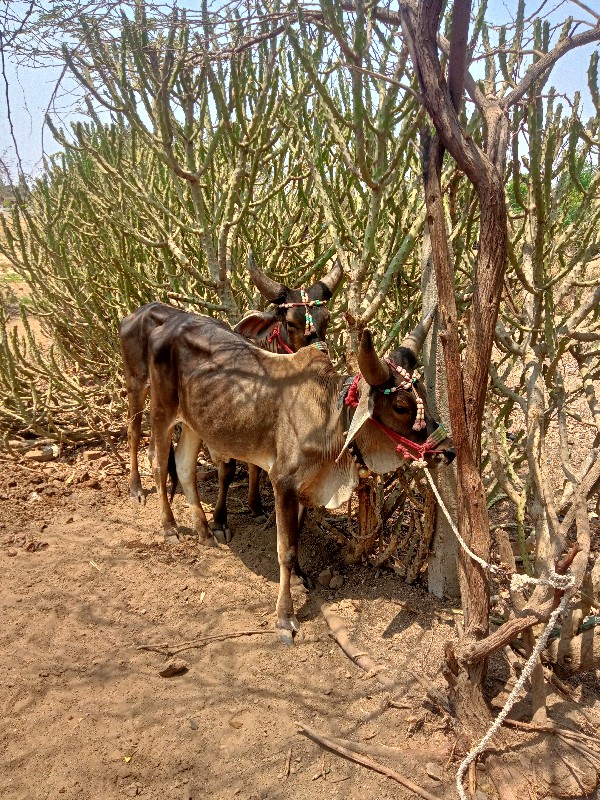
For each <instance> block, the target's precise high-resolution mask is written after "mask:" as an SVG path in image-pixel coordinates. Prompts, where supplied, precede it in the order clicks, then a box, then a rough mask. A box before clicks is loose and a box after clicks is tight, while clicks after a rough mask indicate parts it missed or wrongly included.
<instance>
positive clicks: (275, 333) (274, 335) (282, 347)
mask: <svg viewBox="0 0 600 800" xmlns="http://www.w3.org/2000/svg"><path fill="white" fill-rule="evenodd" d="M273 341H275V342H276V344H277V347H278V348H279V351H280V352H281V351H283V352H284V353H288V354H289V355H293V353H294V351H293V350H290V348H289V347H288V346H287V344H286V343H285V342H284V341H283V339H282V338H281V331H280V330H279V323H277V325H275V327H274V328H273V330H272V331H271V333H270V334H269V336H268V338H267V342H268V343H269V344H271V343H272V342H273Z"/></svg>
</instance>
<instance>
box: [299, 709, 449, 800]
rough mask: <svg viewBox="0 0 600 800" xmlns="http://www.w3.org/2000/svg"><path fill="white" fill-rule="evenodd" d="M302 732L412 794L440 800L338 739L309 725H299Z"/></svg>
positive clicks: (431, 799)
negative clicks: (355, 751)
mask: <svg viewBox="0 0 600 800" xmlns="http://www.w3.org/2000/svg"><path fill="white" fill-rule="evenodd" d="M299 727H300V730H302V731H303V733H305V734H306V735H307V736H309V737H310V738H311V739H314V740H315V741H316V742H318V743H319V744H321V745H323V747H327V748H328V749H329V750H332V751H333V752H334V753H338V754H339V755H341V756H344V758H347V759H349V760H350V761H354V762H356V763H357V764H361V765H362V766H363V767H367V768H368V769H372V770H374V771H375V772H379V774H380V775H385V776H386V778H390V779H391V780H393V781H396V783H399V784H400V785H401V786H404V787H406V788H407V789H410V791H411V792H414V793H415V794H418V795H419V796H420V797H423V798H425V800H439V798H438V797H436V795H434V794H431V793H430V792H428V791H427V790H426V789H423V788H422V787H421V786H419V785H418V784H416V783H413V782H412V781H411V780H409V779H408V778H405V777H404V775H401V774H400V773H399V772H396V771H395V770H393V769H389V768H388V767H384V766H383V764H379V763H377V761H373V760H372V759H370V758H367V757H366V756H362V755H359V754H358V753H353V752H352V751H351V750H348V748H347V747H344V746H343V745H341V744H339V743H338V740H337V739H331V738H329V737H327V736H323V734H321V733H318V732H317V731H315V730H314V729H313V728H309V727H308V726H307V725H303V724H302V723H299Z"/></svg>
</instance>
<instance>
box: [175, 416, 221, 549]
mask: <svg viewBox="0 0 600 800" xmlns="http://www.w3.org/2000/svg"><path fill="white" fill-rule="evenodd" d="M201 447H202V439H201V438H200V437H199V436H198V434H197V433H196V432H195V431H193V430H192V429H191V428H189V427H188V426H187V425H182V426H181V436H180V437H179V443H178V444H177V450H176V451H175V464H176V465H177V477H178V478H179V483H180V484H181V488H182V489H183V493H184V494H185V499H186V500H187V501H188V505H189V507H190V512H191V515H192V527H193V529H194V530H195V531H196V533H197V534H198V543H199V544H204V545H210V546H212V545H214V543H215V542H214V539H213V537H212V535H211V532H210V530H209V527H208V521H207V519H206V514H205V513H204V509H203V508H202V503H201V502H200V497H199V495H198V483H197V481H196V468H197V464H198V453H199V452H200V448H201Z"/></svg>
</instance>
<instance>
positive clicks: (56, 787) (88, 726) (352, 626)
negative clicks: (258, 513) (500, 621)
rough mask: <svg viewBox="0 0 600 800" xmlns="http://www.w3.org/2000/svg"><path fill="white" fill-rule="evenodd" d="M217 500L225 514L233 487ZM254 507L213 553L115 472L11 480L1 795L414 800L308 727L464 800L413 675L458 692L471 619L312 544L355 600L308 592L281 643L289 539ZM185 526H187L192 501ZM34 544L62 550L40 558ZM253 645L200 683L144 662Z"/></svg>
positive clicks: (239, 489) (299, 594)
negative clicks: (339, 630)
mask: <svg viewBox="0 0 600 800" xmlns="http://www.w3.org/2000/svg"><path fill="white" fill-rule="evenodd" d="M86 456H87V458H86ZM97 456H100V457H97ZM146 484H147V486H148V488H150V486H151V480H150V479H149V478H146ZM201 490H202V497H203V500H205V501H206V502H207V503H208V504H209V505H210V503H211V502H214V500H215V499H216V484H215V481H214V479H212V480H208V481H204V482H203V483H202V486H201ZM244 492H245V489H244V485H243V483H241V482H240V483H238V484H237V486H236V487H235V488H234V490H233V492H232V504H231V508H232V509H233V511H234V514H233V516H232V528H234V533H235V535H234V538H233V540H232V542H231V544H230V545H229V546H219V547H217V548H214V549H205V548H201V549H199V548H198V547H197V546H196V545H195V543H194V542H193V540H192V539H189V540H186V541H185V542H184V543H182V544H180V545H177V546H174V547H173V546H167V545H166V544H165V543H163V542H162V541H161V538H160V537H159V535H158V514H157V501H156V495H155V494H154V493H151V494H150V495H149V497H148V502H147V505H146V506H145V507H138V506H135V505H133V503H132V502H131V501H130V500H129V497H128V496H127V495H126V482H125V479H124V476H123V474H122V470H121V468H120V467H119V466H118V464H117V462H116V461H115V459H114V457H113V456H110V455H103V454H99V453H98V452H96V453H92V454H91V457H90V455H89V454H86V453H83V452H79V453H75V454H66V455H65V456H64V457H61V459H60V460H59V461H58V462H52V463H50V464H44V465H36V464H33V465H30V462H28V463H27V464H26V463H25V461H23V462H22V463H20V464H15V463H13V462H0V541H1V542H2V547H1V549H0V559H1V560H2V573H3V579H2V586H3V591H2V595H1V604H2V619H3V623H4V624H3V626H2V629H1V634H0V636H1V644H2V647H1V648H0V681H1V684H0V685H1V686H2V690H1V692H0V697H1V705H2V718H1V722H0V763H1V764H2V769H1V770H0V797H2V798H6V800H50V799H53V798H65V800H71V799H73V800H74V799H75V798H77V799H78V800H86V799H87V798H90V800H91V799H92V798H94V800H103V799H104V798H107V800H108V798H111V799H112V798H120V797H134V796H137V795H140V796H141V797H143V798H148V799H150V798H152V799H155V800H182V799H183V798H185V799H186V800H189V799H190V798H194V800H196V798H215V800H216V799H217V798H218V799H219V800H221V798H223V800H224V799H225V798H232V799H233V800H263V799H264V800H266V799H267V798H268V799H269V800H277V798H286V800H301V799H302V800H312V798H315V800H316V799H320V798H340V799H341V798H349V800H358V799H359V798H361V800H362V798H364V797H372V798H377V799H379V798H381V799H382V800H383V798H392V797H394V798H402V797H413V796H414V795H412V794H411V793H409V792H408V791H407V790H405V789H403V788H402V787H400V786H399V785H397V784H395V783H393V782H391V781H390V780H389V779H387V778H385V777H384V776H382V775H378V774H376V773H374V772H371V771H369V770H367V769H365V768H363V767H360V766H358V765H356V764H353V763H350V762H348V761H346V760H344V759H342V758H340V757H338V756H336V755H333V754H332V753H330V752H328V751H324V750H323V749H322V748H321V747H320V746H318V745H317V744H315V743H314V742H313V741H311V740H310V739H308V738H307V737H306V736H305V735H303V734H301V733H299V731H298V728H297V722H303V723H304V724H307V725H309V726H312V727H314V728H316V729H317V730H319V731H321V732H324V733H328V732H329V733H333V734H335V735H337V736H342V737H345V738H349V739H352V740H354V741H362V742H368V743H372V744H385V745H391V746H395V747H398V748H402V749H403V750H404V751H405V752H404V754H403V755H402V756H397V757H395V758H393V759H391V760H390V759H388V760H387V762H386V761H385V759H383V761H384V763H387V766H389V767H392V768H395V769H397V770H399V771H401V772H403V773H404V774H405V775H406V776H407V777H409V778H411V779H412V780H414V781H415V782H417V783H418V784H420V785H421V786H423V787H424V788H426V789H428V790H429V791H430V792H432V793H434V794H436V795H437V796H438V797H440V798H442V797H450V796H454V792H453V789H452V784H453V781H454V773H455V770H456V765H457V764H458V762H459V759H460V757H461V755H462V754H463V752H462V751H461V747H460V746H458V747H457V748H456V750H455V751H454V755H453V756H452V755H451V753H452V748H453V746H454V745H455V737H454V736H453V734H452V732H451V730H449V728H448V725H447V722H446V720H445V719H444V717H443V716H442V715H441V714H440V713H439V712H438V711H437V710H436V709H435V708H433V707H432V706H431V705H430V704H429V703H428V702H427V701H426V699H425V696H424V694H425V693H424V690H423V688H422V687H421V685H420V684H419V683H418V682H417V681H416V680H415V678H414V676H413V674H412V672H411V671H416V672H418V673H420V674H421V675H422V676H424V677H426V678H427V679H428V680H429V679H430V680H431V682H432V683H433V684H434V685H436V686H438V687H439V688H440V689H443V688H444V682H443V680H442V678H441V676H440V674H439V669H438V668H439V664H440V657H441V653H442V650H443V645H444V642H445V641H446V640H448V639H449V638H452V637H453V636H454V624H453V610H452V609H453V604H452V603H451V602H446V603H444V602H439V601H436V600H435V599H434V598H432V597H431V596H429V595H428V594H426V592H425V591H424V589H422V588H420V587H408V586H406V585H405V584H403V583H402V582H401V581H400V580H399V579H398V578H396V576H394V575H391V574H389V573H384V572H381V573H379V574H376V573H375V571H374V570H372V569H370V568H367V567H366V566H362V567H361V566H359V567H353V568H345V567H344V566H343V563H342V562H341V559H340V557H339V549H338V546H337V545H335V544H334V543H333V542H332V541H331V540H330V539H326V538H321V539H318V538H316V537H315V536H314V535H311V534H310V533H307V534H306V536H305V537H304V539H303V541H302V546H301V552H300V558H301V562H302V563H303V565H304V566H305V568H306V569H307V570H308V571H309V572H310V573H311V574H312V575H314V576H316V575H318V574H319V572H320V571H321V570H322V569H324V568H325V567H328V566H331V567H334V568H336V569H339V571H340V572H341V573H342V574H343V577H344V584H343V586H342V588H341V589H339V590H337V591H332V590H326V589H323V588H320V587H319V588H317V589H316V590H314V591H313V592H311V593H310V594H307V593H306V592H305V591H304V590H303V589H300V588H297V589H295V590H294V591H295V603H296V608H297V611H298V616H299V617H300V618H301V620H302V623H303V631H302V638H301V640H300V641H298V642H297V644H296V645H295V646H294V647H293V648H287V647H285V646H283V645H281V644H280V643H279V642H278V641H277V639H276V637H275V636H274V635H273V626H274V619H275V614H274V609H275V599H276V595H277V580H278V570H277V559H276V552H275V530H274V526H273V524H272V523H268V524H267V525H266V526H265V525H263V526H260V525H257V524H255V523H254V522H253V521H252V520H251V519H250V518H248V517H247V516H246V515H245V513H243V509H244V502H243V498H244ZM263 493H264V494H267V492H263ZM267 499H268V500H270V498H268V494H267ZM174 509H175V514H176V517H177V518H178V520H179V522H180V523H183V524H184V525H185V524H186V523H187V522H188V517H187V512H186V509H185V500H184V498H183V497H182V496H181V495H180V494H178V495H177V496H176V498H175V506H174ZM32 542H34V543H47V546H46V547H43V549H40V550H38V551H28V550H27V549H26V548H27V545H29V546H30V547H34V546H35V544H34V545H32V544H31V543H32ZM23 545H25V546H23ZM321 603H327V604H331V605H333V608H334V610H335V611H336V612H337V613H338V614H339V615H340V616H342V617H343V618H344V620H345V621H346V623H347V627H348V631H349V633H350V636H351V638H352V640H353V641H354V642H355V643H356V644H357V646H358V647H359V649H361V650H362V651H363V652H364V651H366V652H368V653H369V654H370V655H371V656H372V657H373V658H374V660H375V661H376V662H377V663H378V664H381V665H382V666H384V667H386V668H387V670H388V671H389V674H391V675H392V676H393V677H394V678H395V679H396V680H397V681H398V683H399V685H400V686H401V687H402V690H401V691H400V692H398V693H397V694H396V695H395V698H396V700H399V701H400V703H401V704H402V705H404V706H406V707H405V708H390V707H389V706H387V702H386V700H387V698H388V697H389V695H388V694H387V693H386V692H385V690H384V689H383V687H382V686H381V685H380V684H379V683H378V682H377V679H376V677H373V676H371V677H365V673H364V672H362V671H361V670H360V669H359V668H358V667H357V666H356V665H355V664H354V663H353V662H352V661H350V660H349V659H348V658H347V657H346V656H345V655H344V653H343V652H342V650H341V649H340V648H339V647H338V645H337V644H336V643H335V642H334V641H333V640H332V639H331V638H330V637H329V635H328V627H327V625H326V623H325V621H324V619H323V616H322V615H321V613H320V605H321ZM244 630H253V631H260V633H258V634H255V635H252V636H245V637H242V638H230V639H226V640H224V641H215V642H212V643H210V644H208V645H206V646H203V647H196V648H193V649H188V650H186V651H184V652H182V653H180V654H179V655H178V656H177V657H178V658H182V659H184V660H185V662H186V664H187V667H188V670H187V672H185V673H184V674H180V675H176V676H173V677H169V678H165V677H161V676H160V674H159V672H160V670H162V669H163V668H164V665H165V657H164V656H162V655H161V654H160V653H157V652H153V651H147V650H140V649H139V647H140V646H142V645H163V646H164V645H169V647H170V649H171V650H173V649H175V648H176V647H177V646H178V645H181V644H182V643H184V642H190V641H193V640H196V639H199V638H200V637H205V636H211V635H217V634H231V633H234V632H237V631H244ZM507 675H508V673H507V670H506V664H505V663H504V662H503V660H502V659H500V660H499V661H498V662H497V663H495V664H492V665H491V668H490V678H489V693H490V697H491V699H493V697H492V696H493V695H495V694H498V696H497V697H496V699H495V701H494V702H495V703H498V702H500V700H501V699H502V695H501V694H500V693H501V692H502V691H503V690H504V688H505V687H504V683H505V681H506V677H507ZM580 692H583V697H582V702H584V704H586V705H587V706H588V708H589V709H590V710H591V711H590V713H592V712H594V708H596V709H598V710H600V704H598V703H597V702H596V698H597V694H596V692H595V690H594V688H593V687H592V689H586V688H585V687H582V688H580ZM521 705H522V706H523V707H522V709H521V713H525V714H526V713H527V708H526V703H525V704H521ZM378 760H380V761H382V759H378ZM288 762H289V774H288ZM428 772H430V773H431V772H433V773H435V775H436V778H433V777H430V775H428ZM478 775H479V781H478V783H479V788H480V790H481V791H482V792H484V793H485V795H487V796H489V797H495V793H494V791H493V788H492V785H491V783H490V782H489V778H488V777H487V775H486V773H485V771H480V772H478ZM480 800H485V796H484V795H482V796H481V797H480Z"/></svg>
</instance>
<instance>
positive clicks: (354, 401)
mask: <svg viewBox="0 0 600 800" xmlns="http://www.w3.org/2000/svg"><path fill="white" fill-rule="evenodd" d="M386 360H387V359H386ZM387 363H388V364H389V365H390V367H392V368H393V369H394V370H395V371H396V372H397V373H398V374H399V375H400V376H401V377H402V379H403V381H404V384H406V383H407V382H408V386H407V385H400V386H395V387H393V388H392V389H378V390H377V391H380V392H381V393H382V394H392V393H393V392H397V391H398V389H404V390H406V391H409V390H411V389H412V391H413V392H414V393H415V395H416V396H417V398H418V399H417V421H418V420H419V411H421V413H422V417H421V419H422V422H423V424H422V425H420V426H419V427H418V428H417V427H416V425H417V422H415V424H414V425H413V430H422V429H423V428H424V427H425V426H426V424H427V423H426V422H425V410H424V408H423V400H422V399H421V397H420V396H419V395H418V394H417V392H416V390H415V388H414V383H413V379H412V378H411V376H410V373H409V372H407V371H406V370H405V369H403V368H402V367H398V366H397V365H396V364H394V363H393V362H391V361H389V360H388V361H387ZM400 370H402V372H400ZM403 373H404V376H405V377H403ZM361 377H362V376H361V374H360V372H359V373H358V375H355V376H354V378H353V380H352V383H351V384H350V386H349V387H348V391H347V392H346V395H345V397H344V405H347V406H350V407H351V408H356V406H357V405H358V400H359V391H358V384H359V381H360V379H361ZM370 419H371V422H372V423H373V424H374V425H376V426H377V427H378V428H379V430H381V431H383V433H385V435H386V436H387V437H388V439H390V440H391V441H392V442H394V444H395V445H396V452H397V453H398V454H399V455H401V456H402V457H403V458H404V459H406V460H407V461H408V459H409V458H412V459H413V463H414V466H416V467H426V466H427V462H426V461H425V456H426V455H427V453H432V452H435V450H436V448H437V446H438V445H439V444H441V443H442V442H443V441H444V439H447V438H448V433H447V431H446V429H445V428H444V426H443V425H438V427H437V428H436V429H435V430H434V432H433V433H432V434H431V435H430V436H428V437H427V439H426V441H425V442H424V444H418V442H411V440H410V439H407V438H406V437H405V436H401V435H400V434H399V433H396V431H393V430H392V429H391V428H388V427H387V425H384V424H383V423H382V422H379V420H377V419H375V417H371V418H370ZM411 451H413V452H411Z"/></svg>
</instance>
